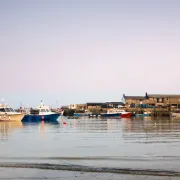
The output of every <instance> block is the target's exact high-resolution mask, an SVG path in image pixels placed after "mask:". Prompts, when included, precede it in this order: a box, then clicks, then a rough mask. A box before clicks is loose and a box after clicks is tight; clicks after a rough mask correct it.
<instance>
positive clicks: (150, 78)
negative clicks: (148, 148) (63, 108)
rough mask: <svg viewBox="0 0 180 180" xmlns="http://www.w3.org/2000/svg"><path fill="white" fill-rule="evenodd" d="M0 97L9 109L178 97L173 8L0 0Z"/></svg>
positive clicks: (178, 26)
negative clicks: (163, 95) (126, 98)
mask: <svg viewBox="0 0 180 180" xmlns="http://www.w3.org/2000/svg"><path fill="white" fill-rule="evenodd" d="M0 8H1V11H0V17H1V18H0V23H1V28H0V38H1V41H0V62H1V75H2V78H1V91H0V92H1V96H2V97H4V98H5V100H6V101H7V102H8V103H9V104H12V105H13V106H19V103H20V102H22V103H23V104H29V105H32V106H35V105H37V104H39V102H40V100H41V99H43V100H44V103H47V104H53V105H55V104H56V102H57V101H59V104H61V105H65V104H69V103H85V102H87V101H89V102H92V101H121V97H122V94H123V93H126V94H129V95H136V94H137V95H144V94H145V92H149V93H176V94H180V83H179V79H180V73H179V65H180V60H179V58H180V51H179V47H180V19H179V17H180V1H178V0H169V1H168V0H151V1H150V0H147V1H143V0H137V1H133V0H111V1H110V0H91V1H90V0H87V1H83V0H77V1H73V0H66V1H65V0H59V1H57V0H39V1H36V0H29V1H23V0H7V1H0Z"/></svg>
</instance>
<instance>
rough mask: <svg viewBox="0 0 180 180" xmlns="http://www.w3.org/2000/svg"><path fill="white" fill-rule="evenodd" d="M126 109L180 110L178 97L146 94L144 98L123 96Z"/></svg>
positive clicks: (179, 96)
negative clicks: (165, 108)
mask: <svg viewBox="0 0 180 180" xmlns="http://www.w3.org/2000/svg"><path fill="white" fill-rule="evenodd" d="M123 99H124V101H125V105H126V107H139V106H141V107H177V108H180V95H173V94H148V93H146V94H145V96H126V95H125V94H123Z"/></svg>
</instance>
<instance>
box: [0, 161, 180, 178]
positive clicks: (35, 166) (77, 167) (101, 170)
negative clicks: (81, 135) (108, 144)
mask: <svg viewBox="0 0 180 180" xmlns="http://www.w3.org/2000/svg"><path fill="white" fill-rule="evenodd" d="M0 168H10V169H12V168H13V169H18V168H21V169H37V170H49V171H52V170H53V171H54V170H56V171H70V172H83V173H105V174H107V173H111V174H126V175H145V176H167V177H180V172H177V171H168V170H152V169H132V168H112V167H94V166H81V165H60V164H48V163H41V164H40V163H0Z"/></svg>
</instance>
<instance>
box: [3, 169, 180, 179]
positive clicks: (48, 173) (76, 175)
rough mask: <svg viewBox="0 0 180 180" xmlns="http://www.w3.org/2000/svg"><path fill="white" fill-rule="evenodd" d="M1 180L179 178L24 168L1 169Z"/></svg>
mask: <svg viewBox="0 0 180 180" xmlns="http://www.w3.org/2000/svg"><path fill="white" fill-rule="evenodd" d="M0 179H18V180H19V179H28V180H36V179H68V180H74V179H87V180H94V179H103V180H117V179H123V180H146V179H148V180H178V179H179V177H169V176H151V175H135V174H134V175H128V174H112V173H97V172H96V173H95V172H75V171H58V170H42V169H24V168H0Z"/></svg>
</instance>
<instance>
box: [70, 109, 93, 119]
mask: <svg viewBox="0 0 180 180" xmlns="http://www.w3.org/2000/svg"><path fill="white" fill-rule="evenodd" d="M91 114H92V113H91V112H90V111H88V110H85V112H84V113H74V114H73V116H74V117H83V116H90V115H91Z"/></svg>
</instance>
